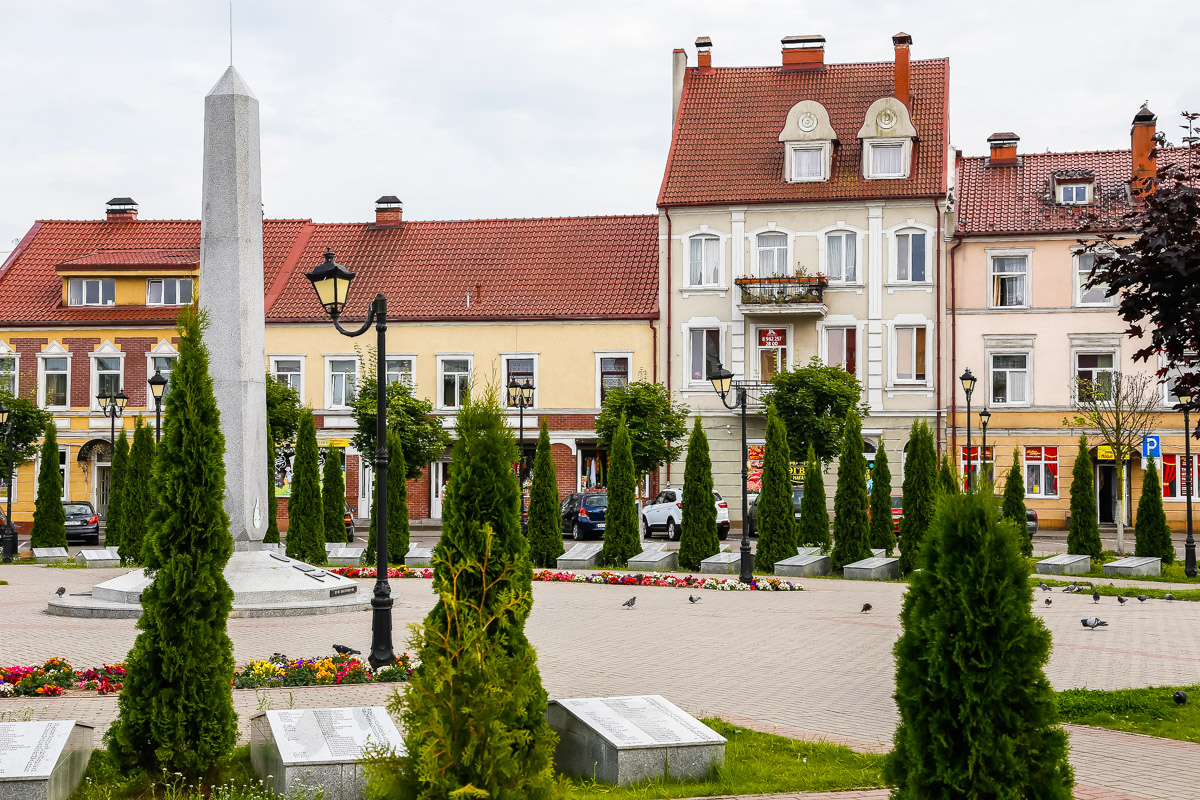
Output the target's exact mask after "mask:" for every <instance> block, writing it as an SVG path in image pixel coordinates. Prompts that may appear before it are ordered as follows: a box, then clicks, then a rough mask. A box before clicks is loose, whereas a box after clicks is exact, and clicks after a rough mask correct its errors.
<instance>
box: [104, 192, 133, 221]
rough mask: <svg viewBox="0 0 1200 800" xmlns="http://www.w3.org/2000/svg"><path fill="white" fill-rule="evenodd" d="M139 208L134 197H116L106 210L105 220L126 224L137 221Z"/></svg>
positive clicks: (110, 201) (109, 202)
mask: <svg viewBox="0 0 1200 800" xmlns="http://www.w3.org/2000/svg"><path fill="white" fill-rule="evenodd" d="M137 213H138V207H137V203H136V202H135V201H134V199H133V198H132V197H114V198H113V199H112V200H109V201H108V203H107V204H106V208H105V218H106V219H107V220H108V221H109V222H126V221H129V220H134V219H137Z"/></svg>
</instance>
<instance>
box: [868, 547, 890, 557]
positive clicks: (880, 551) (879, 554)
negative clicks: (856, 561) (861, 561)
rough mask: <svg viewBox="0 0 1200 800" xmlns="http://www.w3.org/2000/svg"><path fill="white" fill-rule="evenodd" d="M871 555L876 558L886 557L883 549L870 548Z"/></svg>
mask: <svg viewBox="0 0 1200 800" xmlns="http://www.w3.org/2000/svg"><path fill="white" fill-rule="evenodd" d="M871 555H873V556H875V557H876V558H884V557H885V556H887V550H884V549H883V548H871Z"/></svg>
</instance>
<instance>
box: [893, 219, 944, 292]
mask: <svg viewBox="0 0 1200 800" xmlns="http://www.w3.org/2000/svg"><path fill="white" fill-rule="evenodd" d="M885 233H886V235H887V240H888V283H890V284H895V285H896V286H932V285H933V279H934V274H933V273H934V270H935V269H936V267H935V259H934V248H935V247H937V242H936V241H935V236H936V235H937V231H936V230H935V229H934V228H931V227H930V226H928V225H925V224H924V223H921V222H917V221H916V220H915V219H908V220H905V221H904V223H903V224H901V225H896V226H895V227H892V228H889V229H888V230H887V231H886V232H885ZM913 233H924V234H925V280H923V281H915V280H913V279H912V243H911V242H910V243H909V277H908V278H901V277H900V237H901V236H910V235H911V234H913Z"/></svg>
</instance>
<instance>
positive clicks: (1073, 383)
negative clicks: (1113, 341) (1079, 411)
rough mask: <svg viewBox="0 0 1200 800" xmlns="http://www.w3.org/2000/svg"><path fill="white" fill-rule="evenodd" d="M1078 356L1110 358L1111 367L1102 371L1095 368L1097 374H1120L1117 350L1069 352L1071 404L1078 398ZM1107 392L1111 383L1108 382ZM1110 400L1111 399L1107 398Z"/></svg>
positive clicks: (1092, 348)
mask: <svg viewBox="0 0 1200 800" xmlns="http://www.w3.org/2000/svg"><path fill="white" fill-rule="evenodd" d="M1080 356H1112V364H1113V365H1112V366H1111V367H1109V368H1107V369H1104V368H1097V371H1099V372H1108V373H1109V374H1112V373H1114V372H1120V370H1121V351H1120V349H1119V348H1109V347H1077V348H1073V349H1072V350H1071V371H1070V389H1071V392H1070V395H1069V397H1070V398H1071V400H1072V402H1074V401H1075V399H1076V398H1078V396H1079V357H1080ZM1109 390H1110V391H1111V390H1112V381H1109ZM1109 399H1111V398H1109Z"/></svg>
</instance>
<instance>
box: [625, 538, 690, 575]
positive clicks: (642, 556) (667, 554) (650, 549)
mask: <svg viewBox="0 0 1200 800" xmlns="http://www.w3.org/2000/svg"><path fill="white" fill-rule="evenodd" d="M625 566H626V567H627V568H628V569H631V570H633V571H634V572H674V571H675V570H677V569H679V551H678V550H668V549H667V548H666V544H665V542H646V543H645V544H644V545H642V552H640V553H638V554H637V555H636V556H634V557H633V558H631V559H629V560H628V561H626V562H625Z"/></svg>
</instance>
